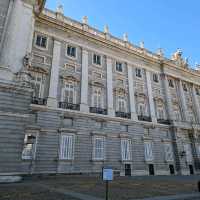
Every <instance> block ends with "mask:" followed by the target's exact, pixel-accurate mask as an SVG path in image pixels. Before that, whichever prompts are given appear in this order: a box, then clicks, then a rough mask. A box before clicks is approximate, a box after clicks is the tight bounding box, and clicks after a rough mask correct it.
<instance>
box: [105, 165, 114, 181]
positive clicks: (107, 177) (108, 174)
mask: <svg viewBox="0 0 200 200" xmlns="http://www.w3.org/2000/svg"><path fill="white" fill-rule="evenodd" d="M103 180H104V181H112V180H113V170H112V168H103Z"/></svg>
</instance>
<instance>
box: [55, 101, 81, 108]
mask: <svg viewBox="0 0 200 200" xmlns="http://www.w3.org/2000/svg"><path fill="white" fill-rule="evenodd" d="M59 108H62V109H69V110H80V105H79V104H73V103H68V102H59Z"/></svg>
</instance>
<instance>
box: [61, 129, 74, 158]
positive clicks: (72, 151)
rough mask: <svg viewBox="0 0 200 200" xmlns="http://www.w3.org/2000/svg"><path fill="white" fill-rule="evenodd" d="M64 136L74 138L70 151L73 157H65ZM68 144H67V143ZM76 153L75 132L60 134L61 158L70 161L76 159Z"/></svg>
mask: <svg viewBox="0 0 200 200" xmlns="http://www.w3.org/2000/svg"><path fill="white" fill-rule="evenodd" d="M63 137H71V139H72V144H71V145H72V147H71V149H70V150H71V152H70V154H71V157H67V156H66V157H64V156H63V153H62V152H63V148H64V147H63V146H62V145H63ZM65 145H66V144H65ZM65 148H66V146H65ZM65 151H66V149H65ZM74 153H75V134H73V133H61V134H60V146H59V160H66V161H67V160H68V161H70V160H74V156H75V155H74Z"/></svg>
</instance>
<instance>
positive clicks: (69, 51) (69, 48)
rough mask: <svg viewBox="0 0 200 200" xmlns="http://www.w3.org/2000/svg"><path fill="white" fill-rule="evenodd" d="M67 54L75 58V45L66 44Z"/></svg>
mask: <svg viewBox="0 0 200 200" xmlns="http://www.w3.org/2000/svg"><path fill="white" fill-rule="evenodd" d="M67 55H68V56H70V57H74V58H75V57H76V47H73V46H70V45H68V46H67Z"/></svg>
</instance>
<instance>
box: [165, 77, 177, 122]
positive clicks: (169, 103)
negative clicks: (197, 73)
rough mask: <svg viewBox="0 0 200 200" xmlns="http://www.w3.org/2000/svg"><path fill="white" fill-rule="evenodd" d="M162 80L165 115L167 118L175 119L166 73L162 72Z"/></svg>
mask: <svg viewBox="0 0 200 200" xmlns="http://www.w3.org/2000/svg"><path fill="white" fill-rule="evenodd" d="M162 81H163V86H164V91H165V102H166V105H167V108H166V110H167V115H168V119H169V120H175V117H174V112H173V105H172V98H171V93H170V90H169V83H168V79H167V75H166V74H162Z"/></svg>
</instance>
